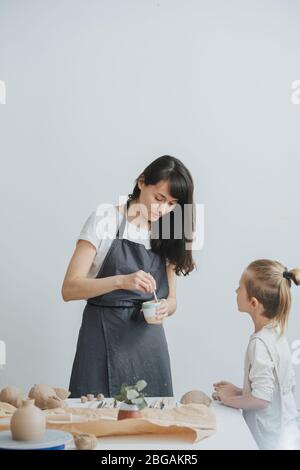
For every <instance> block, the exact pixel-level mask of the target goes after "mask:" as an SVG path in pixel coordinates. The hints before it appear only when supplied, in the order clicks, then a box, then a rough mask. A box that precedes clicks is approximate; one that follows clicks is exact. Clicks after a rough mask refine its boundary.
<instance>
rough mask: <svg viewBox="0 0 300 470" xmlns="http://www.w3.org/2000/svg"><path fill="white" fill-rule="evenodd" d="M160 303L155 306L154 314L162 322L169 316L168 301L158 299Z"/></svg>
mask: <svg viewBox="0 0 300 470" xmlns="http://www.w3.org/2000/svg"><path fill="white" fill-rule="evenodd" d="M159 301H160V305H159V306H158V307H157V308H156V312H155V316H156V319H157V320H158V322H160V323H162V322H163V321H164V319H165V318H167V317H168V316H169V303H168V301H167V299H159Z"/></svg>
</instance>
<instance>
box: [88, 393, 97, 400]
mask: <svg viewBox="0 0 300 470" xmlns="http://www.w3.org/2000/svg"><path fill="white" fill-rule="evenodd" d="M94 398H95V397H94V395H93V394H92V393H88V394H87V399H88V401H93V400H94Z"/></svg>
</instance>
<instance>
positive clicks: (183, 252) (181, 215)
mask: <svg viewBox="0 0 300 470" xmlns="http://www.w3.org/2000/svg"><path fill="white" fill-rule="evenodd" d="M141 177H143V178H144V183H145V184H146V185H149V184H151V185H155V184H157V183H158V182H159V181H162V180H163V181H168V183H169V191H170V194H171V196H172V197H173V198H175V199H177V204H176V206H175V208H174V210H172V211H171V212H169V213H168V214H166V215H165V216H163V217H160V218H159V219H158V221H157V222H153V223H152V230H151V248H152V250H153V251H154V252H155V253H159V254H160V255H161V256H162V258H163V259H164V260H165V261H166V260H168V261H169V262H170V263H171V264H173V265H174V266H175V272H176V274H177V275H178V276H179V275H181V274H183V275H184V276H186V275H188V274H189V273H190V272H191V271H193V269H194V268H195V263H194V261H193V257H192V250H191V245H192V239H193V233H194V226H195V210H194V201H193V193H194V183H193V178H192V176H191V174H190V172H189V170H188V169H187V168H186V167H185V166H184V164H183V163H182V162H181V161H180V160H178V158H175V157H172V156H170V155H163V156H162V157H159V158H157V159H156V160H154V161H153V162H152V163H150V165H148V166H147V168H145V170H144V171H143V172H142V173H141V174H140V175H139V176H138V178H137V179H136V181H135V183H136V184H135V187H134V189H133V191H132V193H131V194H129V195H128V200H129V201H131V200H136V199H138V197H139V195H140V189H139V187H138V181H139V179H140V178H141ZM166 227H168V228H167V230H166ZM175 229H176V230H175ZM153 235H154V237H153ZM188 245H190V246H188Z"/></svg>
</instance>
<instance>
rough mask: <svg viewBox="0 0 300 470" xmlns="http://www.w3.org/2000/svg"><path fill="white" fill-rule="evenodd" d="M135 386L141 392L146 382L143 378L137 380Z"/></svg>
mask: <svg viewBox="0 0 300 470" xmlns="http://www.w3.org/2000/svg"><path fill="white" fill-rule="evenodd" d="M135 386H136V389H137V390H138V391H139V392H141V391H142V390H144V388H146V387H147V382H146V381H145V380H138V381H137V383H136V384H135Z"/></svg>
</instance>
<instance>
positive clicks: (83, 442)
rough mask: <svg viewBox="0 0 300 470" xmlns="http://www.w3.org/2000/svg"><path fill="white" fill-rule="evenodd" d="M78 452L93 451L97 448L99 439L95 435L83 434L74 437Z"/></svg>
mask: <svg viewBox="0 0 300 470" xmlns="http://www.w3.org/2000/svg"><path fill="white" fill-rule="evenodd" d="M74 442H75V446H76V449H77V450H92V449H95V448H96V447H97V438H96V436H95V435H94V434H89V433H82V434H77V436H74Z"/></svg>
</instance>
